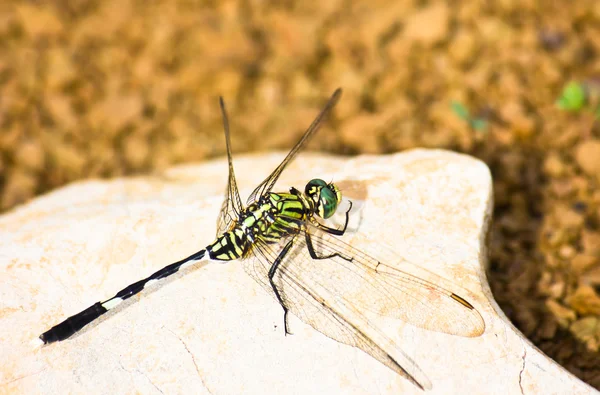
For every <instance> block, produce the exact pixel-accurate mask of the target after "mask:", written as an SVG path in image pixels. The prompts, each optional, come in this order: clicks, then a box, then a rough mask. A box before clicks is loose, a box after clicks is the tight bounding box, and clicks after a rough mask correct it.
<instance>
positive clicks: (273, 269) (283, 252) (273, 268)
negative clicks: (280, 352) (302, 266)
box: [269, 239, 294, 335]
mask: <svg viewBox="0 0 600 395" xmlns="http://www.w3.org/2000/svg"><path fill="white" fill-rule="evenodd" d="M293 245H294V239H292V240H290V241H289V242H288V243H287V244H286V245H285V247H283V250H281V252H280V253H279V255H278V256H277V258H276V259H275V261H274V262H273V264H272V265H271V269H269V283H270V284H271V288H273V292H274V293H275V296H276V297H277V301H278V302H279V304H280V305H281V307H282V308H283V328H284V330H285V334H286V335H288V334H289V335H291V334H292V333H291V332H290V331H289V330H288V323H287V314H288V308H287V307H286V305H285V303H284V302H283V298H282V297H281V294H280V293H279V291H278V290H277V287H276V286H275V283H274V282H273V277H275V272H276V271H277V268H278V267H279V264H280V263H281V262H282V261H283V258H285V256H286V255H287V253H288V252H289V251H290V249H291V248H292V246H293Z"/></svg>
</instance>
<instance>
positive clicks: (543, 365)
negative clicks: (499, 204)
mask: <svg viewBox="0 0 600 395" xmlns="http://www.w3.org/2000/svg"><path fill="white" fill-rule="evenodd" d="M281 158H282V155H279V154H273V155H268V156H245V157H237V158H236V159H235V165H236V170H237V179H238V183H239V185H240V189H241V193H242V195H243V196H247V195H248V193H249V192H250V191H251V190H252V187H253V186H254V185H257V184H258V183H259V182H260V181H262V180H263V178H264V177H265V176H266V175H267V174H269V172H270V171H271V170H272V169H273V168H274V167H275V166H276V165H277V164H278V162H279V160H280V159H281ZM313 177H321V178H324V179H325V180H327V181H329V180H334V181H336V182H338V184H339V185H340V186H341V188H342V191H343V193H344V194H345V196H348V197H349V198H350V199H352V200H353V201H355V203H357V206H361V207H360V208H361V210H360V211H359V212H358V213H357V215H353V219H354V220H355V221H354V222H353V223H352V224H354V227H355V228H357V227H358V229H357V230H356V231H355V232H354V233H353V234H352V235H351V239H352V243H353V244H356V245H358V246H369V245H370V246H371V247H370V248H375V250H377V249H378V247H373V240H377V241H378V243H384V244H386V245H389V246H392V247H391V248H393V249H394V250H395V251H398V252H399V253H400V254H401V255H402V256H403V257H405V258H407V259H409V260H411V261H413V262H420V263H423V264H425V265H426V267H427V269H428V270H429V271H431V272H434V273H436V274H437V275H439V276H441V277H444V278H445V279H447V280H449V281H452V282H454V283H456V284H459V286H460V287H461V288H464V289H466V290H468V291H466V295H464V297H465V299H468V300H469V301H470V302H471V303H472V304H473V305H474V306H475V307H476V308H477V310H478V311H479V312H480V313H481V316H482V317H483V319H484V322H485V332H484V334H483V335H481V336H479V337H470V338H469V337H459V336H453V335H448V334H443V333H437V332H430V331H426V330H422V329H418V328H415V327H412V326H410V325H407V324H404V323H402V322H398V321H393V320H392V321H393V322H392V324H393V325H388V326H387V327H386V328H387V329H389V330H390V331H393V332H394V335H391V336H394V338H395V340H396V341H397V343H398V344H399V345H400V347H401V348H402V349H403V350H404V352H405V353H406V354H407V355H409V356H410V357H411V358H412V359H414V361H415V362H416V363H417V364H418V366H419V367H420V368H421V369H422V371H423V372H424V373H425V374H426V376H427V377H428V378H429V380H430V381H431V383H432V387H433V388H432V390H431V391H430V392H432V393H460V394H474V393H486V394H494V393H497V394H507V393H528V394H539V393H544V394H550V393H563V394H564V393H569V394H575V393H590V392H593V389H591V387H589V386H587V385H586V384H584V383H583V382H581V381H579V380H578V379H576V378H575V377H573V376H571V375H570V374H569V373H567V372H566V371H565V370H564V369H563V368H561V367H560V366H559V365H557V364H556V363H554V362H553V361H551V360H550V359H549V358H547V357H546V356H544V355H543V354H542V353H541V352H540V351H538V350H537V349H536V348H535V347H534V346H532V345H531V343H530V342H529V341H528V340H526V339H525V338H524V337H523V336H522V335H521V334H520V333H519V332H518V331H517V330H516V329H515V328H514V327H513V326H512V325H511V324H510V323H509V322H508V321H507V320H506V318H505V316H504V314H503V313H502V312H501V310H500V309H499V308H498V306H497V305H496V303H495V302H494V301H493V298H492V296H491V293H490V290H489V287H488V285H487V283H486V277H485V272H484V265H485V264H486V252H485V248H484V247H483V243H484V240H485V234H486V232H487V228H488V221H489V219H490V210H491V206H492V202H491V188H492V187H491V179H490V174H489V170H488V169H487V167H486V166H485V165H484V164H483V163H481V162H479V161H477V160H475V159H472V158H469V157H467V156H463V155H458V154H454V153H450V152H445V151H425V150H415V151H410V152H406V153H402V154H396V155H392V156H378V157H376V156H363V157H357V158H352V159H343V158H333V157H323V156H316V155H309V154H304V155H301V156H300V157H299V158H298V159H297V160H296V161H295V162H294V163H293V164H292V165H291V166H290V167H289V169H288V170H287V171H286V172H284V174H283V176H282V178H281V179H280V181H279V183H278V184H277V185H278V186H279V187H276V188H275V190H280V191H281V190H283V191H286V190H287V188H288V187H289V186H292V185H294V186H296V187H297V188H300V189H302V188H303V187H304V184H305V183H306V182H307V181H308V180H309V179H310V178H313ZM225 180H226V162H225V161H224V160H218V161H214V162H209V163H206V164H203V165H199V166H182V167H178V168H175V169H172V170H170V171H167V172H165V173H163V174H160V175H158V176H155V177H145V178H135V179H118V180H113V181H87V182H81V183H77V184H73V185H70V186H68V187H65V188H62V189H60V190H58V191H55V192H53V193H51V194H48V195H46V196H43V197H40V198H38V199H36V200H34V201H32V202H31V203H29V204H27V205H25V206H23V207H21V208H18V209H16V210H14V211H12V212H11V213H8V214H5V215H4V216H3V217H1V218H0V232H1V233H0V235H1V237H0V278H2V281H1V282H0V295H1V302H0V304H1V306H2V310H1V313H2V314H1V315H0V359H1V360H2V370H1V372H2V373H1V380H0V382H1V384H0V386H1V387H0V392H3V393H6V392H10V393H46V394H63V393H107V394H113V393H135V392H137V393H158V392H162V393H211V394H240V393H245V394H248V393H256V394H262V393H285V394H292V393H295V394H306V393H328V394H329V393H344V394H359V393H360V394H372V393H420V392H421V391H420V390H419V389H418V388H417V387H416V386H414V385H413V384H411V383H410V382H409V381H407V380H406V379H404V378H402V377H400V376H399V375H398V374H396V373H394V372H393V371H391V370H390V369H388V368H387V367H385V366H384V365H383V364H381V363H380V362H378V361H377V360H375V359H374V358H372V357H371V356H369V355H367V354H365V353H364V352H362V351H360V350H358V349H356V348H353V347H350V346H346V345H343V344H340V343H338V342H335V341H333V340H331V339H329V338H328V337H326V336H324V335H322V334H321V333H319V332H317V331H315V330H314V329H313V328H312V327H310V326H309V325H306V324H304V323H303V322H302V321H300V320H299V319H297V318H296V317H293V316H290V320H289V323H290V329H291V331H292V332H293V335H291V336H284V334H283V327H282V309H281V307H280V306H279V305H278V304H277V302H276V301H275V300H274V299H273V298H272V297H271V296H270V295H268V294H267V293H266V292H264V291H263V289H262V288H261V287H260V286H259V285H258V284H257V283H256V282H254V281H253V280H252V279H251V278H250V277H249V276H248V275H246V273H245V272H244V270H243V268H242V265H241V264H240V263H239V262H230V263H226V264H222V265H220V264H214V263H211V264H203V265H198V266H199V267H195V268H191V270H187V271H185V272H184V273H183V274H181V273H179V274H178V275H176V276H174V277H176V278H175V279H174V280H173V281H168V280H167V281H165V284H160V285H158V286H156V285H155V286H154V287H153V288H152V289H150V290H148V291H147V292H144V293H142V294H141V297H135V298H132V300H129V301H127V302H125V303H123V304H121V305H120V306H119V307H118V308H116V309H115V310H111V312H109V313H108V314H106V315H105V316H104V317H102V318H101V319H100V320H99V322H97V323H92V324H91V325H88V327H86V328H85V329H84V330H83V331H81V332H79V333H78V334H77V335H75V336H73V337H72V338H70V339H68V340H66V341H63V342H60V343H54V344H51V345H48V346H44V347H41V348H38V349H35V350H32V348H31V346H30V341H31V340H32V339H36V338H37V336H39V335H40V334H41V333H42V332H44V331H46V330H47V329H48V328H49V327H51V326H53V325H55V324H57V323H59V322H61V321H62V320H63V319H65V318H66V317H68V316H69V315H72V314H75V313H77V312H79V311H81V310H82V309H84V308H86V307H88V306H89V305H91V304H93V303H95V302H96V301H98V300H105V299H107V298H109V297H110V296H112V295H113V294H114V293H115V292H117V291H118V290H120V289H121V288H123V287H124V286H125V285H127V284H129V283H131V282H134V281H137V280H138V279H140V278H142V277H145V276H147V275H149V274H150V273H152V272H154V271H155V270H157V269H159V268H161V267H162V266H164V265H166V264H168V263H171V262H173V261H175V260H178V259H180V258H182V257H185V256H187V255H190V254H191V253H193V252H195V251H197V250H199V249H201V248H203V247H204V246H205V245H207V244H208V243H210V242H211V241H212V240H213V238H214V232H215V228H216V226H215V221H216V217H217V214H218V210H219V208H220V205H221V199H222V192H223V189H224V183H225ZM361 201H362V203H361ZM359 203H361V204H359ZM361 248H362V247H361ZM386 323H387V321H386ZM386 333H388V332H386Z"/></svg>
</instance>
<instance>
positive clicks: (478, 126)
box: [471, 118, 487, 132]
mask: <svg viewBox="0 0 600 395" xmlns="http://www.w3.org/2000/svg"><path fill="white" fill-rule="evenodd" d="M471 126H472V127H473V129H475V130H477V131H479V132H484V131H485V129H486V128H487V121H486V120H485V119H480V118H478V119H474V120H472V121H471Z"/></svg>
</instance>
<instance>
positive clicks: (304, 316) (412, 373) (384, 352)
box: [244, 233, 431, 389]
mask: <svg viewBox="0 0 600 395" xmlns="http://www.w3.org/2000/svg"><path fill="white" fill-rule="evenodd" d="M289 240H290V237H288V238H284V239H282V240H281V241H280V242H279V243H278V244H270V245H269V244H266V243H264V242H261V241H259V242H257V243H255V245H254V248H255V251H254V255H253V256H252V257H251V258H249V259H247V260H245V261H244V267H245V269H246V271H247V272H248V274H250V276H251V277H253V278H254V279H255V280H256V281H257V282H258V283H259V284H261V285H262V286H263V287H264V288H265V290H266V291H267V292H269V293H270V294H271V295H274V293H273V290H272V288H271V286H270V284H269V281H268V272H269V269H270V267H271V264H272V262H273V261H275V259H276V258H277V256H278V255H279V252H280V251H281V249H282V247H283V246H284V245H285V244H287V242H288V241H289ZM294 240H295V243H296V244H295V246H294V247H293V248H292V249H291V250H290V252H289V253H288V255H286V258H285V259H284V260H283V261H282V263H281V264H280V266H279V269H278V271H277V276H276V277H275V278H274V281H275V284H276V286H277V289H278V290H279V292H280V294H281V297H282V298H283V301H284V303H285V305H286V306H287V307H288V308H289V310H290V311H291V312H292V313H293V314H294V315H296V316H297V317H298V318H300V319H301V320H302V321H304V322H305V323H307V324H309V325H311V326H312V327H313V328H315V329H316V330H318V331H319V332H321V333H323V334H324V335H326V336H328V337H330V338H332V339H334V340H336V341H338V342H340V343H344V344H348V345H351V346H354V347H357V348H359V349H361V350H363V351H364V352H366V353H367V354H369V355H371V356H372V357H373V358H375V359H377V360H378V361H380V362H381V363H383V364H384V365H386V366H387V367H389V368H390V369H392V370H393V371H395V372H396V373H398V374H399V375H401V376H403V377H406V378H407V379H408V380H410V381H411V382H413V383H414V384H415V385H417V386H418V387H420V388H422V389H430V388H431V382H430V381H429V379H428V378H427V376H426V375H425V373H423V371H422V370H421V369H420V368H419V367H418V366H417V364H416V363H415V362H414V361H413V360H412V359H411V358H410V357H409V356H407V355H406V354H405V353H404V352H403V351H402V350H400V349H399V348H398V346H397V345H396V344H395V343H394V341H392V340H391V339H390V338H389V337H387V336H386V335H384V334H383V333H382V332H381V331H379V330H377V328H375V327H374V326H373V325H372V324H371V322H370V321H369V320H368V319H367V318H366V317H365V316H364V315H363V314H362V313H361V312H360V310H359V309H357V308H356V307H355V306H354V305H353V304H351V303H346V302H345V301H344V300H343V299H337V298H336V297H337V295H332V294H331V292H330V291H329V290H327V286H328V284H327V283H322V282H320V281H315V280H317V279H316V278H315V277H314V276H311V275H308V276H306V275H304V274H303V273H302V271H303V270H304V268H305V264H307V263H308V264H309V265H310V264H311V263H313V262H317V261H313V260H312V259H310V262H309V261H307V260H306V259H304V261H303V262H297V259H298V258H301V259H302V258H305V257H304V256H303V251H304V250H305V249H306V245H305V244H304V243H303V242H302V240H303V236H302V233H300V234H299V235H298V236H296V237H295V239H294ZM318 262H323V261H318Z"/></svg>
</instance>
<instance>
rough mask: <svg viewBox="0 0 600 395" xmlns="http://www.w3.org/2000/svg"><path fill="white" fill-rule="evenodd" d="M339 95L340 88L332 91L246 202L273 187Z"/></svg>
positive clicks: (252, 201) (335, 102) (340, 92)
mask: <svg viewBox="0 0 600 395" xmlns="http://www.w3.org/2000/svg"><path fill="white" fill-rule="evenodd" d="M341 95H342V90H341V89H340V88H338V89H336V91H335V92H333V95H332V96H331V98H330V99H329V101H327V104H325V107H324V108H323V110H321V112H320V113H319V115H318V116H317V118H315V120H314V121H313V122H312V124H311V125H310V126H309V127H308V129H307V130H306V132H304V135H302V138H300V141H298V142H297V143H296V145H295V146H294V148H292V150H291V151H290V152H289V153H288V154H287V156H286V157H285V159H283V161H282V162H281V163H280V164H279V166H277V168H275V170H274V171H273V172H272V173H271V174H270V175H269V176H268V177H267V178H266V179H265V180H264V181H263V182H261V183H260V184H259V185H258V186H257V187H256V188H255V189H254V191H252V193H251V194H250V196H249V197H248V200H247V201H246V203H247V204H252V203H254V202H255V201H256V200H257V198H258V197H260V196H262V195H264V194H265V193H268V192H269V191H270V190H271V189H272V188H273V186H274V185H275V183H276V182H277V179H278V178H279V176H280V175H281V172H282V171H283V170H284V169H285V167H286V166H287V165H288V164H289V163H290V162H291V161H292V159H294V157H295V156H296V154H298V152H299V151H300V149H302V147H304V145H305V144H306V143H307V142H308V140H309V139H310V137H311V136H312V135H314V134H315V132H316V131H317V130H319V126H321V123H323V121H324V120H325V118H327V115H328V114H329V112H331V109H332V108H333V107H334V106H335V105H336V104H337V102H338V100H339V98H340V96H341Z"/></svg>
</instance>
